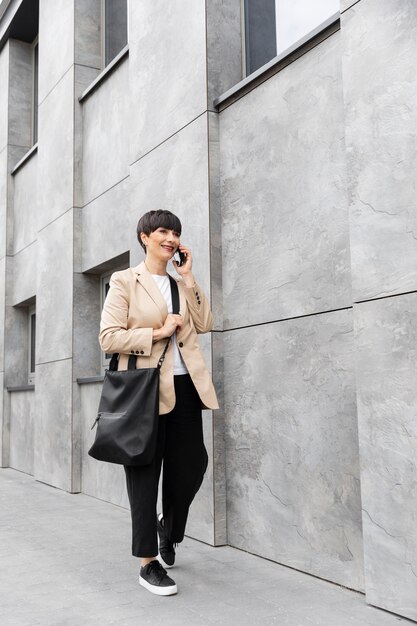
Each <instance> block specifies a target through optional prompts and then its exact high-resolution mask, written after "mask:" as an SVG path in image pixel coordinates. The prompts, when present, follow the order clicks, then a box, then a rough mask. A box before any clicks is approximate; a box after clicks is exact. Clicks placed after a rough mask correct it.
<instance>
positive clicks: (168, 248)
mask: <svg viewBox="0 0 417 626" xmlns="http://www.w3.org/2000/svg"><path fill="white" fill-rule="evenodd" d="M141 237H142V241H144V243H145V245H146V254H147V255H150V256H152V257H154V258H157V259H160V260H161V261H169V260H170V259H171V258H172V256H173V255H174V252H175V251H176V250H177V248H178V246H179V243H180V236H179V234H178V233H177V232H175V231H174V230H169V229H168V228H163V227H162V226H160V227H159V228H157V229H156V230H154V231H153V232H152V233H151V234H150V235H145V233H142V235H141Z"/></svg>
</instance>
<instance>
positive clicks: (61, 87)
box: [38, 46, 74, 229]
mask: <svg viewBox="0 0 417 626" xmlns="http://www.w3.org/2000/svg"><path fill="white" fill-rule="evenodd" d="M39 48H41V46H39ZM50 56H53V55H50ZM39 63H40V62H39ZM73 92H74V68H71V69H70V70H68V72H67V73H66V74H65V75H64V76H63V77H62V78H61V79H60V80H59V82H58V83H57V84H56V85H55V87H54V88H53V89H52V91H51V92H49V94H48V96H47V97H46V98H45V100H43V102H41V103H40V105H39V150H38V172H39V180H41V181H42V184H41V185H39V186H38V192H39V196H38V203H39V206H40V207H42V208H41V210H40V211H39V214H38V228H39V229H40V228H43V227H45V226H46V225H48V224H49V223H50V222H51V221H52V220H54V219H56V218H57V217H59V216H60V215H62V214H63V213H65V211H68V209H70V208H71V207H72V206H73V168H74V154H73V136H74V135H73V133H74V102H73Z"/></svg>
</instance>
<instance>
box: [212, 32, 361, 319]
mask: <svg viewBox="0 0 417 626" xmlns="http://www.w3.org/2000/svg"><path fill="white" fill-rule="evenodd" d="M341 81H342V74H341V61H340V33H335V34H334V35H333V36H332V37H330V38H328V39H327V40H325V41H323V42H322V43H321V44H320V45H318V46H317V47H315V48H314V49H313V50H311V51H310V52H309V53H308V54H305V55H304V56H302V57H301V58H299V59H297V61H295V62H294V63H292V64H291V65H289V66H288V67H286V68H285V69H283V70H282V71H281V72H279V73H278V74H276V75H275V76H273V77H272V78H271V79H269V80H268V81H266V82H265V83H263V84H261V85H260V86H259V87H257V88H256V89H255V90H253V91H251V92H250V93H249V94H247V95H246V96H244V97H243V98H241V99H240V100H238V101H237V102H236V103H234V104H232V105H231V106H229V107H228V108H227V109H225V110H224V111H222V112H221V113H220V176H221V185H222V219H223V225H222V230H223V288H224V292H223V303H224V327H225V328H233V327H236V326H244V325H248V324H259V323H262V322H269V321H275V320H278V319H282V318H286V317H294V316H297V315H305V314H307V313H308V314H309V313H315V312H318V311H325V310H329V309H335V308H340V307H343V306H349V305H350V304H351V288H350V258H349V237H348V235H349V227H348V202H347V196H346V158H345V146H344V141H343V138H344V132H345V131H344V118H343V99H342V98H343V93H342V83H341ZM260 278H261V279H260Z"/></svg>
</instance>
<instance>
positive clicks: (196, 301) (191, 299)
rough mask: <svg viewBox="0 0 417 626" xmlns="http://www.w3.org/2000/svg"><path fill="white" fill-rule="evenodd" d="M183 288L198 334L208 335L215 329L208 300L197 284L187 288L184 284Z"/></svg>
mask: <svg viewBox="0 0 417 626" xmlns="http://www.w3.org/2000/svg"><path fill="white" fill-rule="evenodd" d="M183 288H184V293H185V297H186V300H187V304H188V310H189V311H190V315H191V317H192V319H193V322H194V326H195V329H196V331H197V333H208V332H209V331H210V330H211V329H212V328H213V316H212V314H211V310H210V304H209V301H208V299H207V298H206V296H205V295H204V292H203V290H202V289H201V287H200V286H199V285H198V284H197V283H195V284H194V287H186V286H185V285H184V283H183Z"/></svg>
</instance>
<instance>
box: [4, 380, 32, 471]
mask: <svg viewBox="0 0 417 626" xmlns="http://www.w3.org/2000/svg"><path fill="white" fill-rule="evenodd" d="M34 419H35V392H34V391H14V392H13V393H11V394H10V457H9V465H10V467H13V468H14V469H17V470H19V471H20V472H25V473H26V474H33V456H34V448H33V439H34V438H33V430H34Z"/></svg>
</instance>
